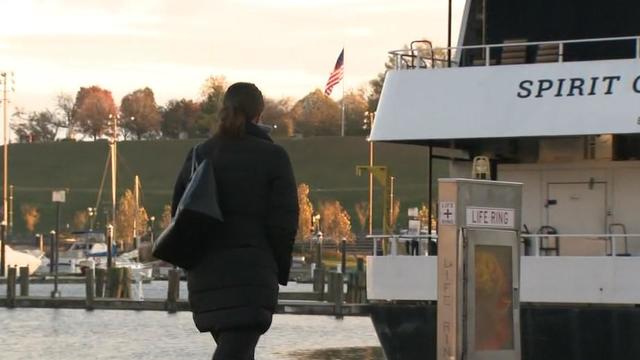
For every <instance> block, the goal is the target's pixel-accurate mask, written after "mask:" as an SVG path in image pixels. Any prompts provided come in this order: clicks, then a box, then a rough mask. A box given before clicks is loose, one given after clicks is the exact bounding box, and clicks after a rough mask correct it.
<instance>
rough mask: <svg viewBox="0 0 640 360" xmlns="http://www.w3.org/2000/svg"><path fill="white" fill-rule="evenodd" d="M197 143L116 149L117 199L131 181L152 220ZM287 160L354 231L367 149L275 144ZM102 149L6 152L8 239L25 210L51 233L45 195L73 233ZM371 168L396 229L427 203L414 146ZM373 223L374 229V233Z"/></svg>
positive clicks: (382, 154)
mask: <svg viewBox="0 0 640 360" xmlns="http://www.w3.org/2000/svg"><path fill="white" fill-rule="evenodd" d="M200 141H201V140H158V141H126V142H121V143H119V144H118V155H119V171H118V192H119V195H120V194H122V192H123V191H124V190H125V189H127V188H129V189H131V188H133V181H134V176H135V175H139V176H140V179H141V183H142V202H143V205H144V206H145V207H146V208H147V211H148V213H149V214H150V215H154V216H156V218H159V217H160V215H161V213H162V208H163V206H164V205H165V204H168V203H169V202H170V201H171V200H170V199H171V193H172V189H173V182H174V180H175V177H176V174H177V171H178V169H179V167H180V166H181V164H182V161H183V160H184V158H185V156H186V153H187V151H188V150H189V148H191V147H192V146H193V145H194V144H196V143H198V142H200ZM276 141H277V142H278V143H279V144H281V145H283V146H284V147H285V148H286V149H287V151H288V152H289V155H290V157H291V161H292V163H293V167H294V171H295V174H296V180H297V181H298V182H299V183H300V182H305V183H307V184H309V185H310V186H311V191H312V192H311V200H312V202H313V203H314V205H315V206H317V205H318V204H319V203H320V202H321V201H324V200H339V201H340V202H341V203H342V204H343V206H344V207H345V208H346V209H347V211H349V212H350V213H351V214H352V224H353V229H354V231H358V230H359V227H360V226H359V224H358V223H357V220H356V216H355V210H354V208H355V204H356V203H358V202H360V201H366V200H367V187H368V180H367V177H366V176H362V177H359V176H356V173H355V166H356V165H364V164H366V163H367V162H368V144H367V142H366V141H365V140H364V139H363V138H361V137H345V138H340V137H316V138H307V139H290V138H287V139H276ZM108 150H109V147H108V143H107V142H106V141H97V142H76V143H74V142H57V143H46V144H14V145H11V146H10V150H9V151H10V152H9V161H10V166H9V183H10V184H12V185H14V187H15V190H14V205H13V209H14V217H13V219H14V231H13V233H14V235H15V236H21V237H24V236H27V231H26V229H25V225H24V221H23V218H22V213H21V207H22V205H23V204H31V205H33V206H36V207H37V208H38V209H39V210H40V214H41V219H40V222H39V223H38V225H37V226H36V232H48V231H50V230H51V229H53V228H55V206H54V204H53V203H52V202H51V191H52V190H54V189H59V188H66V189H69V193H68V194H67V202H66V203H65V204H64V206H63V212H62V224H63V227H66V226H67V224H69V227H70V228H73V215H74V213H75V212H76V211H81V210H83V209H86V208H87V207H93V206H94V205H95V202H96V198H97V195H98V189H99V187H100V181H101V179H102V175H103V171H104V167H105V162H106V160H107V155H108ZM376 164H380V165H388V166H389V167H390V169H391V172H392V175H393V176H395V177H396V183H395V190H396V198H397V199H399V200H400V201H401V208H402V211H401V219H400V223H402V222H403V221H405V220H404V218H406V216H404V215H405V214H406V209H407V207H410V206H418V205H420V204H421V203H424V202H426V198H427V184H426V183H427V166H428V164H427V156H426V149H425V148H423V147H418V146H408V145H395V144H377V145H376ZM445 172H446V170H445V166H444V163H441V162H438V161H436V162H434V175H435V176H444V175H445ZM104 185H105V186H104V193H103V194H102V200H101V207H102V209H100V210H99V212H98V218H97V219H98V225H99V227H103V226H104V223H105V210H106V209H110V206H111V205H110V204H111V194H110V175H109V173H107V178H106V179H105V184H104ZM380 193H381V191H380V190H379V189H377V196H376V199H377V201H376V203H375V207H376V212H377V214H376V215H377V217H378V218H379V213H380V211H381V206H382V201H381V198H380ZM379 224H380V220H379V219H378V220H377V222H376V225H378V226H376V227H379Z"/></svg>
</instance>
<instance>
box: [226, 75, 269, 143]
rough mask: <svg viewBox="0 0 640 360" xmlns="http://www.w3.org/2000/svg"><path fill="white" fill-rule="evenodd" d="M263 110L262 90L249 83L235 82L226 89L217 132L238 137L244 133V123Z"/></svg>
mask: <svg viewBox="0 0 640 360" xmlns="http://www.w3.org/2000/svg"><path fill="white" fill-rule="evenodd" d="M262 110H264V99H263V98H262V92H260V89H258V87H257V86H255V85H254V84H251V83H243V82H239V83H235V84H233V85H231V86H229V88H228V89H227V92H226V93H225V94H224V100H223V102H222V109H221V110H220V125H219V126H218V134H220V135H222V136H224V137H231V138H239V137H242V136H244V134H245V124H246V122H247V121H252V120H254V119H255V118H257V117H258V116H260V114H261V113H262Z"/></svg>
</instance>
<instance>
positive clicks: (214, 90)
mask: <svg viewBox="0 0 640 360" xmlns="http://www.w3.org/2000/svg"><path fill="white" fill-rule="evenodd" d="M227 87H228V84H227V80H226V79H225V78H224V76H209V77H208V78H207V79H206V80H205V81H204V84H202V87H201V89H200V95H201V96H202V102H201V104H200V110H201V111H202V115H201V116H200V117H199V118H198V119H197V121H196V127H195V130H196V136H198V137H206V136H208V135H209V134H210V133H211V132H212V131H213V129H215V128H217V126H218V123H219V114H220V109H222V100H223V99H224V93H225V91H227Z"/></svg>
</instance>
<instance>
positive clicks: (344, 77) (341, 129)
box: [340, 46, 346, 137]
mask: <svg viewBox="0 0 640 360" xmlns="http://www.w3.org/2000/svg"><path fill="white" fill-rule="evenodd" d="M345 63H346V61H345V59H344V46H343V47H342V123H341V127H340V136H342V137H344V83H345V81H346V76H345V69H346V68H345Z"/></svg>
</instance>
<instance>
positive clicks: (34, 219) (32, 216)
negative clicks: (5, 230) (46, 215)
mask: <svg viewBox="0 0 640 360" xmlns="http://www.w3.org/2000/svg"><path fill="white" fill-rule="evenodd" d="M20 210H21V211H22V219H23V220H24V226H25V227H26V228H27V231H28V232H29V233H33V232H34V231H35V229H36V225H38V223H39V222H40V211H39V210H38V208H37V207H35V206H34V205H31V204H22V206H21V207H20Z"/></svg>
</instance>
